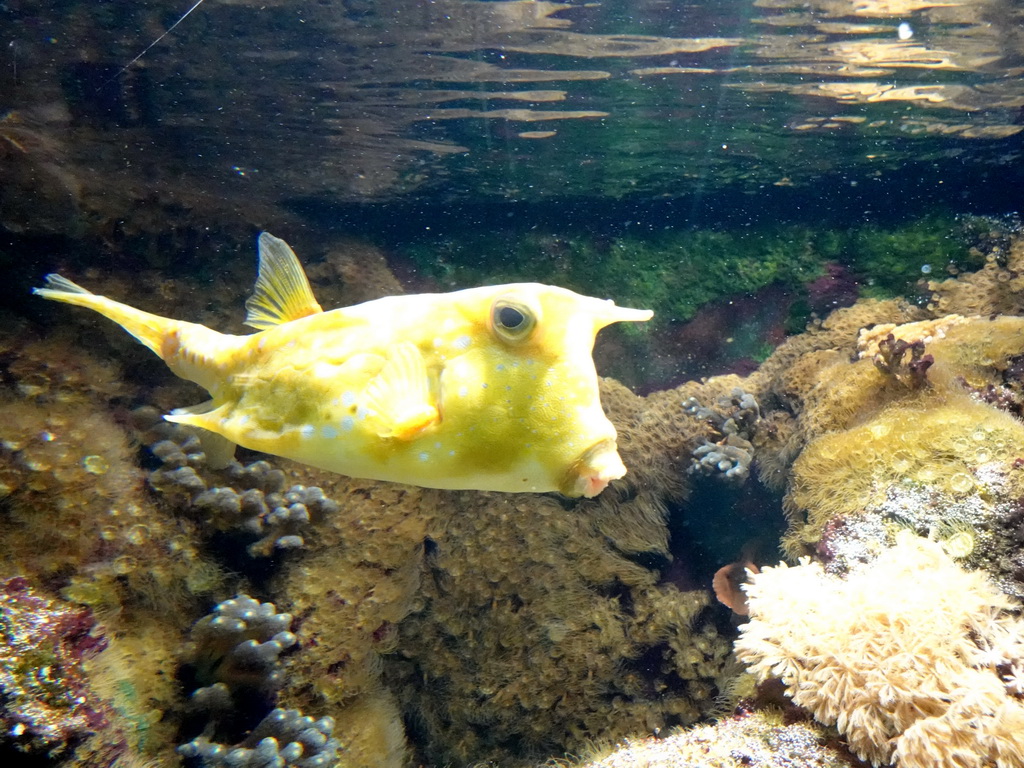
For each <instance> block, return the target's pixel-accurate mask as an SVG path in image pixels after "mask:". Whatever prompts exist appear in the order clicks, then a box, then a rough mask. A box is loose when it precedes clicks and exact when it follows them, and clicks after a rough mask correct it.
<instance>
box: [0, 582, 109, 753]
mask: <svg viewBox="0 0 1024 768" xmlns="http://www.w3.org/2000/svg"><path fill="white" fill-rule="evenodd" d="M105 647H106V640H105V639H104V638H103V636H102V634H101V633H100V632H99V631H98V628H97V627H96V626H95V620H94V619H93V616H92V613H91V612H90V611H89V609H88V608H82V607H80V606H73V605H71V604H70V603H65V602H63V601H59V600H56V599H53V598H50V597H46V596H44V595H43V594H42V593H40V592H38V591H36V590H34V589H33V588H31V587H30V585H29V582H28V580H27V579H25V578H23V577H14V578H9V579H7V580H5V581H2V582H0V744H7V745H13V746H15V747H16V748H17V749H18V750H19V751H23V752H27V753H32V754H36V755H51V756H56V755H60V754H62V753H66V752H67V751H68V750H71V749H73V748H74V747H76V746H78V745H80V744H81V743H82V742H83V741H85V740H86V739H88V738H89V737H91V736H92V735H94V734H95V733H96V732H97V731H100V730H103V729H104V728H107V727H108V726H109V725H110V721H109V717H110V714H111V713H110V711H109V709H108V707H107V705H106V703H105V702H103V701H102V700H101V699H98V697H97V696H96V694H95V693H94V692H93V691H92V689H91V688H90V684H89V679H88V675H87V674H86V672H85V670H84V667H83V662H84V660H85V659H87V658H88V657H90V656H92V655H95V654H97V653H99V652H101V651H102V650H103V649H104V648H105Z"/></svg>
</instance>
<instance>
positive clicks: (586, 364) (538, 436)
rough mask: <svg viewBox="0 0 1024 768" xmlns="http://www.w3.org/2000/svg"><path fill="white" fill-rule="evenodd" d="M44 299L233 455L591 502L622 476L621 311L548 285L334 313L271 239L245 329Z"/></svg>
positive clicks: (67, 286) (87, 296)
mask: <svg viewBox="0 0 1024 768" xmlns="http://www.w3.org/2000/svg"><path fill="white" fill-rule="evenodd" d="M34 292H35V293H37V294H39V295H40V296H43V297H44V298H47V299H54V300H56V301H62V302H65V303H68V304H75V305H78V306H83V307H88V308H90V309H93V310H95V311H96V312H99V313H100V314H101V315H104V316H105V317H107V318H109V319H111V320H113V321H114V322H116V323H118V324H120V325H121V326H122V327H123V328H124V329H125V330H126V331H128V333H130V334H132V335H133V336H134V337H135V338H136V339H138V340H139V341H140V342H141V343H142V344H144V345H145V346H147V347H149V349H151V350H152V351H153V352H155V353H156V354H157V355H159V356H160V358H161V359H162V360H163V361H164V362H165V363H167V365H168V366H169V367H170V369H171V370H172V371H173V372H174V373H175V374H177V375H178V376H180V377H181V378H184V379H187V380H189V381H193V382H195V383H196V384H199V385H200V386H201V387H203V388H204V389H206V390H207V391H208V392H209V393H210V395H211V399H210V400H209V401H208V402H206V403H203V404H202V405H197V406H192V407H188V408H181V409H178V410H176V411H173V412H172V413H170V414H168V415H167V416H166V417H165V418H166V419H168V420H169V421H173V422H178V423H181V424H188V425H191V426H193V427H197V428H198V429H199V430H201V432H200V434H201V435H203V436H204V437H205V438H206V440H204V447H207V446H209V445H211V444H212V445H213V446H215V447H216V446H218V445H219V448H215V449H210V448H208V447H207V452H208V453H209V454H210V455H211V456H214V455H218V456H220V457H221V463H226V462H227V461H228V460H229V459H230V457H231V456H232V455H233V453H234V447H235V444H237V445H241V446H244V447H246V448H250V449H253V450H256V451H262V452H264V453H269V454H274V455H276V456H283V457H286V458H289V459H294V460H295V461H299V462H302V463H304V464H309V465H311V466H314V467H319V468H321V469H326V470H330V471H333V472H338V473H340V474H344V475H349V476H352V477H359V478H368V479H373V480H389V481H394V482H400V483H409V484H413V485H420V486H424V487H428V488H449V489H474V490H482V491H509V492H517V491H528V492H546V491H559V492H561V493H563V494H564V495H566V496H596V495H597V494H598V493H600V492H601V491H602V490H603V489H604V488H605V487H606V486H607V485H608V483H609V482H610V481H612V480H614V479H616V478H619V477H622V476H623V475H624V474H625V473H626V468H625V466H623V463H622V460H621V458H620V457H619V454H618V450H617V446H616V432H615V428H614V427H613V426H612V423H611V422H610V421H609V420H608V418H607V417H606V416H605V414H604V412H603V410H602V408H601V402H600V397H599V394H598V381H597V373H596V371H595V368H594V361H593V358H592V350H593V345H594V339H595V337H596V335H597V332H598V331H599V330H600V329H601V328H603V327H605V326H606V325H609V324H611V323H616V322H621V321H644V320H648V319H650V318H651V316H652V314H653V313H652V312H651V311H650V310H639V309H628V308H625V307H617V306H615V304H614V303H613V302H611V301H602V300H599V299H595V298H591V297H588V296H581V295H579V294H577V293H574V292H572V291H569V290H566V289H564V288H557V287H553V286H549V285H542V284H539V283H512V284H507V285H495V286H487V287H482V288H470V289H467V290H461V291H455V292H452V293H434V294H419V295H407V296H390V297H386V298H382V299H377V300H375V301H368V302H365V303H363V304H358V305H356V306H352V307H346V308H342V309H335V310H332V311H329V312H325V311H323V310H322V309H321V307H320V305H319V304H318V303H317V302H316V299H315V298H314V296H313V292H312V289H311V288H310V285H309V281H308V280H307V279H306V275H305V273H304V271H303V269H302V267H301V265H300V264H299V261H298V259H297V258H296V256H295V254H294V253H293V252H292V249H291V248H289V247H288V245H287V243H285V242H284V241H283V240H280V239H279V238H276V237H274V236H273V235H271V234H269V233H266V232H264V233H262V234H261V235H260V237H259V276H258V279H257V282H256V288H255V291H254V293H253V295H252V297H251V298H250V299H249V300H248V301H247V302H246V309H247V311H248V314H247V316H246V324H247V325H249V326H251V327H254V328H256V329H257V330H258V331H259V332H258V333H254V334H249V335H241V336H236V335H229V334H223V333H218V332H217V331H214V330H211V329H209V328H207V327H206V326H203V325H199V324H196V323H189V322H184V321H180V320H172V319H169V318H165V317H160V316H158V315H154V314H150V313H148V312H143V311H141V310H138V309H134V308H132V307H130V306H127V305H125V304H121V303H119V302H116V301H113V300H111V299H108V298H106V297H104V296H99V295H97V294H94V293H91V292H89V291H87V290H86V289H85V288H82V287H80V286H78V285H76V284H75V283H73V282H71V281H70V280H67V279H65V278H63V277H61V276H60V275H49V276H48V277H47V287H45V288H37V289H35V291H34Z"/></svg>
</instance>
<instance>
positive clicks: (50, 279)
mask: <svg viewBox="0 0 1024 768" xmlns="http://www.w3.org/2000/svg"><path fill="white" fill-rule="evenodd" d="M32 292H33V293H34V294H36V295H38V296H42V297H43V298H44V299H53V300H54V301H62V302H64V303H65V304H74V305H76V306H79V307H88V308H89V309H91V310H94V311H96V312H99V313H100V314H101V315H103V316H104V317H106V318H109V319H111V320H113V321H114V322H115V323H117V324H118V325H120V326H121V327H122V328H124V329H125V330H126V331H128V333H130V334H131V335H132V336H134V337H135V338H136V339H138V340H139V341H140V342H142V343H143V344H145V345H146V346H147V347H149V348H150V349H151V350H153V352H155V353H156V354H157V355H158V356H159V357H160V359H161V360H163V361H164V362H165V363H167V365H168V367H169V368H170V369H171V370H172V371H173V372H174V373H175V374H176V375H178V376H180V377H181V378H183V379H187V380H188V381H194V382H195V383H196V384H199V385H200V386H201V387H203V388H205V389H206V390H207V391H209V392H210V393H211V394H213V395H214V396H216V394H217V389H218V388H219V387H218V385H219V384H220V383H221V382H222V381H223V370H224V366H225V363H227V362H228V361H229V360H230V355H231V353H232V352H234V351H236V350H237V349H238V348H239V343H240V341H241V340H242V339H244V338H245V337H240V336H231V335H229V334H224V333H218V332H217V331H211V330H210V329H209V328H207V327H206V326H204V325H198V324H197V323H187V322H184V321H182V320H172V319H170V318H168V317H161V316H160V315H154V314H151V313H149V312H143V311H142V310H140V309H135V308H134V307H129V306H128V305H127V304H122V303H120V302H118V301H113V300H112V299H108V298H107V297H106V296H100V295H98V294H95V293H92V292H91V291H88V290H86V289H85V288H83V287H82V286H80V285H77V284H75V283H73V282H71V281H70V280H68V279H67V278H66V277H61V276H60V275H55V274H51V275H47V276H46V287H45V288H34V289H33V290H32Z"/></svg>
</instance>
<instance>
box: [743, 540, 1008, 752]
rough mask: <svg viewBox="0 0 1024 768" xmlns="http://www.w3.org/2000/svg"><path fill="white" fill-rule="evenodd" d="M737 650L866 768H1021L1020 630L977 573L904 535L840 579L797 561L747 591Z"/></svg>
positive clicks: (756, 581)
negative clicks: (830, 729) (833, 731)
mask: <svg viewBox="0 0 1024 768" xmlns="http://www.w3.org/2000/svg"><path fill="white" fill-rule="evenodd" d="M747 591H748V598H749V602H750V613H751V620H750V622H749V623H748V624H747V625H745V626H744V627H743V629H742V634H741V637H740V639H739V640H738V641H737V643H736V652H737V654H738V656H739V658H740V659H741V660H742V661H743V662H745V663H747V664H749V665H750V668H751V670H752V671H753V672H754V673H755V674H756V675H757V676H758V677H759V678H760V679H761V680H766V679H768V678H771V677H777V678H780V679H781V680H782V682H783V683H784V684H785V686H786V691H787V694H788V695H789V696H790V697H791V698H792V699H793V701H794V702H795V703H796V704H798V705H800V706H802V707H804V708H806V709H808V710H809V711H810V712H812V713H813V714H814V716H815V718H816V719H818V720H819V721H820V722H822V723H825V724H827V725H833V724H834V725H835V726H836V727H837V728H838V729H839V731H840V733H842V734H844V735H845V736H846V738H847V740H848V743H849V745H850V747H851V749H852V750H853V751H854V752H855V753H856V754H857V755H859V756H860V757H862V758H864V759H866V760H870V761H871V762H872V763H873V764H874V765H876V766H877V765H882V764H885V763H888V762H890V761H892V762H893V763H895V764H897V765H899V766H900V767H901V768H954V767H955V768H973V767H974V766H977V768H981V767H982V766H992V765H996V766H999V768H1015V767H1017V766H1024V701H1022V699H1021V679H1020V678H1021V672H1022V668H1024V667H1022V665H1024V622H1022V621H1021V619H1019V618H1018V617H1017V616H1016V613H1015V610H1016V606H1015V605H1013V604H1012V603H1011V601H1010V600H1009V599H1008V598H1007V597H1006V596H1005V595H1004V594H1002V593H1001V592H999V591H998V590H997V589H996V588H995V587H993V586H992V584H991V583H990V582H989V581H988V579H987V578H986V577H985V576H983V575H982V574H980V573H977V572H968V571H965V570H963V569H962V568H960V567H959V566H958V565H957V564H956V563H955V562H954V561H953V560H952V558H951V557H950V556H949V555H947V554H946V552H945V551H944V550H943V548H942V546H941V545H940V544H938V543H936V542H932V541H928V540H926V539H922V538H920V537H916V536H913V535H912V534H910V533H909V532H905V533H903V534H901V535H900V536H899V537H898V541H897V544H896V546H895V547H893V548H891V549H889V550H886V551H885V552H883V553H882V554H881V555H880V556H879V557H878V558H877V559H876V560H875V561H874V562H873V563H871V564H870V565H869V566H866V567H863V568H860V569H858V570H855V571H854V572H853V573H851V574H850V575H849V577H848V578H847V579H846V580H845V581H844V580H841V579H839V578H836V577H833V576H828V575H826V574H825V572H824V570H823V568H822V566H821V565H820V564H818V563H811V562H810V561H809V560H807V559H804V560H802V561H801V564H800V565H799V566H796V567H792V568H790V567H786V566H785V565H781V566H779V567H777V568H767V569H765V570H764V571H762V573H760V574H758V575H756V576H754V577H753V581H752V583H751V584H750V585H749V586H748V587H747Z"/></svg>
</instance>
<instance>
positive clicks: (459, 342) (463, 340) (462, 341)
mask: <svg viewBox="0 0 1024 768" xmlns="http://www.w3.org/2000/svg"><path fill="white" fill-rule="evenodd" d="M472 343H473V340H472V339H471V338H469V336H465V335H463V336H459V337H458V338H457V339H456V340H455V341H453V342H452V346H453V347H455V348H456V349H469V345H470V344H472Z"/></svg>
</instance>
